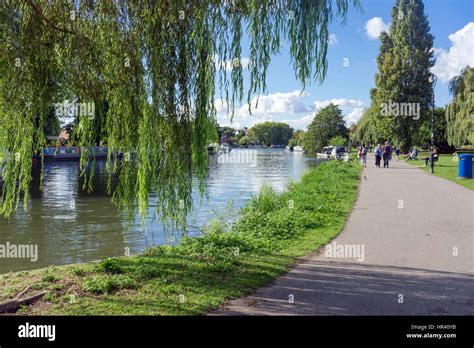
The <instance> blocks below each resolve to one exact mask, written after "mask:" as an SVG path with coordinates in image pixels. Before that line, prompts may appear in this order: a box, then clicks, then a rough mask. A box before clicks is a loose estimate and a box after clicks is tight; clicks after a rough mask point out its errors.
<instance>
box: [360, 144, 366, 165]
mask: <svg viewBox="0 0 474 348" xmlns="http://www.w3.org/2000/svg"><path fill="white" fill-rule="evenodd" d="M367 151H368V150H367V147H366V146H365V145H364V144H362V146H361V147H360V149H359V153H358V155H359V157H360V164H361V165H362V166H363V167H364V168H367Z"/></svg>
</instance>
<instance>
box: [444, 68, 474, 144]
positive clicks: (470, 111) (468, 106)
mask: <svg viewBox="0 0 474 348" xmlns="http://www.w3.org/2000/svg"><path fill="white" fill-rule="evenodd" d="M449 91H450V93H451V95H452V96H453V101H452V102H451V103H449V104H448V105H447V107H446V126H447V127H446V134H447V139H448V143H449V144H450V145H453V146H456V147H460V146H463V145H468V144H474V68H471V67H469V66H466V67H465V68H464V69H463V70H462V71H461V74H460V75H459V76H455V77H454V78H453V79H452V80H451V81H450V84H449Z"/></svg>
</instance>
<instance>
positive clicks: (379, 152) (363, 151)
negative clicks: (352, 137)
mask: <svg viewBox="0 0 474 348" xmlns="http://www.w3.org/2000/svg"><path fill="white" fill-rule="evenodd" d="M370 148H371V146H367V145H366V144H362V145H361V146H359V148H358V152H357V156H358V157H359V158H360V163H361V164H362V166H363V167H364V168H366V167H367V153H368V152H369V150H370ZM393 154H395V158H396V160H397V162H398V156H399V155H400V149H399V148H398V147H395V148H394V149H392V146H391V145H390V143H389V142H386V143H385V145H383V146H382V145H380V144H378V145H377V146H376V147H375V149H374V155H375V166H376V167H379V168H380V162H381V160H382V159H383V167H384V168H388V167H389V163H390V161H391V160H392V155H393Z"/></svg>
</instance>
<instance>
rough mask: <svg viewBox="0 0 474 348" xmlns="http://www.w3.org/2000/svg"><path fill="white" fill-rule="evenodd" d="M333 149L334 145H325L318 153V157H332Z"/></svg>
mask: <svg viewBox="0 0 474 348" xmlns="http://www.w3.org/2000/svg"><path fill="white" fill-rule="evenodd" d="M333 150H334V146H326V147H323V150H322V151H321V152H318V153H317V154H316V157H317V158H321V159H330V158H331V157H332V153H333Z"/></svg>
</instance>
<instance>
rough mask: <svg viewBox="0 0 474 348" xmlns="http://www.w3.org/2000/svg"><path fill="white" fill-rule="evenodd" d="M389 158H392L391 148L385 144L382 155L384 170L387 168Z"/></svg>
mask: <svg viewBox="0 0 474 348" xmlns="http://www.w3.org/2000/svg"><path fill="white" fill-rule="evenodd" d="M391 156H392V148H391V147H390V144H389V143H388V142H386V143H385V146H384V148H383V154H382V157H383V167H384V168H388V167H389V164H388V161H390V157H391Z"/></svg>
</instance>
